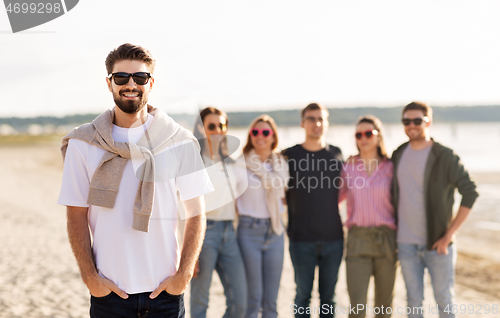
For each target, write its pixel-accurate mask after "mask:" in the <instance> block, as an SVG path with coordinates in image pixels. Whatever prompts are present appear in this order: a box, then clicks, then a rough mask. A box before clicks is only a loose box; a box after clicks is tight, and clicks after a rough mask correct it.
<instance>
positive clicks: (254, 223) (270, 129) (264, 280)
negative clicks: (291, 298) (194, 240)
mask: <svg viewBox="0 0 500 318" xmlns="http://www.w3.org/2000/svg"><path fill="white" fill-rule="evenodd" d="M277 145H278V135H277V126H276V123H275V122H274V120H273V119H272V118H271V117H269V116H268V115H262V116H259V117H257V118H256V119H255V120H254V121H253V122H252V124H251V125H250V129H249V132H248V139H247V143H246V145H245V147H244V148H243V156H244V158H245V163H246V167H242V166H240V169H242V170H243V171H240V173H239V174H240V175H244V176H246V177H247V178H248V188H247V189H246V191H245V192H244V193H243V194H242V195H241V196H240V197H238V199H237V201H236V206H237V210H238V215H239V221H238V243H239V246H240V250H241V254H242V256H243V262H244V263H245V271H246V278H247V288H248V293H247V295H248V301H247V311H246V315H245V317H247V318H253V317H255V318H257V316H258V315H259V312H260V311H261V310H262V318H270V317H277V316H278V312H277V298H278V290H279V286H280V280H281V271H282V268H283V253H284V244H285V240H284V226H283V223H282V220H281V214H282V213H283V211H284V205H283V204H284V200H283V199H284V197H285V189H286V185H287V182H288V164H287V162H286V161H285V159H284V158H283V156H282V155H281V154H280V153H278V152H276V151H275V149H276V147H277Z"/></svg>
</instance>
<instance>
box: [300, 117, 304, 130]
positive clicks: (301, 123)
mask: <svg viewBox="0 0 500 318" xmlns="http://www.w3.org/2000/svg"><path fill="white" fill-rule="evenodd" d="M300 127H301V128H304V118H302V119H301V120H300Z"/></svg>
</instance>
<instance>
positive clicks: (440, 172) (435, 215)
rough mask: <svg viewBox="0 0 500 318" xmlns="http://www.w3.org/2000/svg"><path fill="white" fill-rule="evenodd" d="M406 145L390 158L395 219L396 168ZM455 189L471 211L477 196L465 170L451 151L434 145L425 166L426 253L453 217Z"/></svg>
mask: <svg viewBox="0 0 500 318" xmlns="http://www.w3.org/2000/svg"><path fill="white" fill-rule="evenodd" d="M408 144H409V142H406V143H404V144H402V145H401V146H399V148H398V149H396V150H395V151H394V153H393V154H392V161H393V163H394V177H393V182H392V197H393V204H394V211H395V213H396V217H397V215H398V204H399V185H398V174H397V171H398V164H399V161H400V160H401V156H402V155H403V151H404V150H405V149H406V147H407V146H408ZM455 189H458V192H459V193H460V194H461V195H462V202H461V203H460V205H463V206H465V207H468V208H472V205H473V204H474V201H476V199H477V197H478V196H479V193H478V192H477V191H476V184H475V183H474V181H472V179H471V178H470V176H469V173H468V172H467V170H465V168H464V166H463V164H462V162H461V161H460V158H459V157H458V156H457V155H456V154H455V153H454V152H453V150H451V149H449V148H446V147H445V146H443V145H441V144H439V143H437V142H434V145H433V146H432V149H431V151H430V153H429V158H428V159H427V163H426V165H425V175H424V194H425V198H424V199H425V200H424V202H425V212H426V218H427V249H428V250H431V249H432V245H434V243H435V242H436V241H437V240H439V239H440V238H441V237H443V236H444V234H445V233H446V230H447V229H448V226H449V225H450V222H451V218H452V216H453V211H452V210H453V203H454V198H453V196H454V193H455Z"/></svg>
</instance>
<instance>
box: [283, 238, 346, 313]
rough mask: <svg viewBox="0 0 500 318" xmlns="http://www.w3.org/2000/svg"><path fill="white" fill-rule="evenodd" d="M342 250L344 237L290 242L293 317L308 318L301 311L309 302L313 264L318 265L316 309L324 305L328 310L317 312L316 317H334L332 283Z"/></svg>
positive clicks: (334, 280)
mask: <svg viewBox="0 0 500 318" xmlns="http://www.w3.org/2000/svg"><path fill="white" fill-rule="evenodd" d="M343 250H344V240H337V241H331V242H290V257H291V258H292V264H293V269H294V271H295V284H296V285H297V294H296V296H295V306H296V309H298V310H297V313H296V314H295V317H310V315H309V314H306V313H305V312H306V310H307V307H309V304H310V301H311V291H312V287H313V282H314V271H315V270H316V266H318V267H319V277H318V278H319V297H320V302H321V306H320V308H321V309H323V308H326V307H327V308H328V312H324V311H323V310H321V311H320V317H335V285H336V284H337V279H338V274H339V267H340V263H341V262H342V253H343ZM323 306H325V307H323ZM301 312H303V313H301Z"/></svg>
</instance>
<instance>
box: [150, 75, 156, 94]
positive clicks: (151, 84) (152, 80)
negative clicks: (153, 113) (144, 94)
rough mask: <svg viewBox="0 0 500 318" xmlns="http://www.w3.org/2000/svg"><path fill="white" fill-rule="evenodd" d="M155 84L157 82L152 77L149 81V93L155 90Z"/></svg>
mask: <svg viewBox="0 0 500 318" xmlns="http://www.w3.org/2000/svg"><path fill="white" fill-rule="evenodd" d="M154 82H155V79H154V77H151V78H150V79H149V91H150V92H151V90H152V89H153V84H154Z"/></svg>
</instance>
